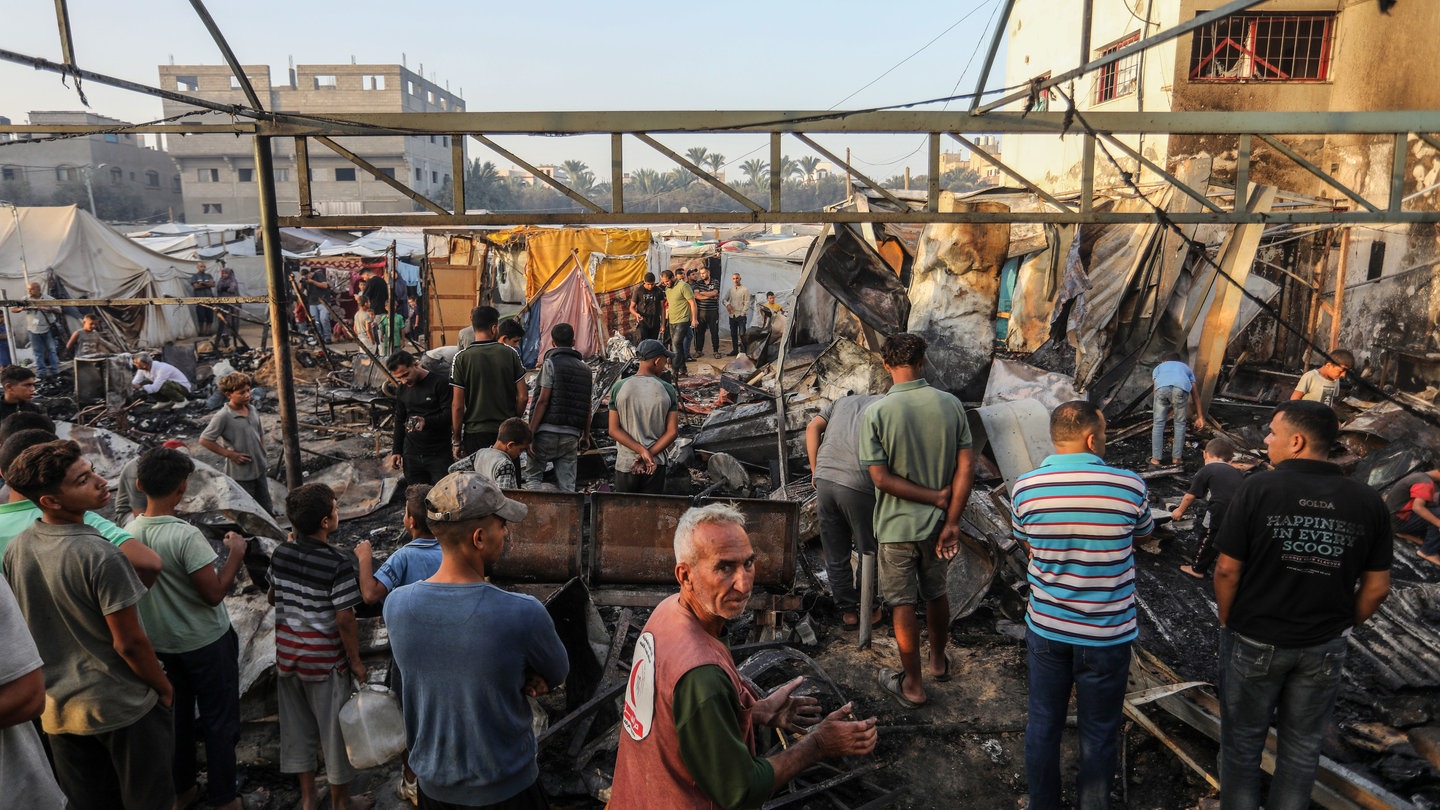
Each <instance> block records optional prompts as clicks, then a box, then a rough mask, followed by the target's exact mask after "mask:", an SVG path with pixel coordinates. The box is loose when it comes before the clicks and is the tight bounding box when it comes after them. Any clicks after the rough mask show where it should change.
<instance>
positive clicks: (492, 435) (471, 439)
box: [435, 430, 500, 481]
mask: <svg viewBox="0 0 1440 810" xmlns="http://www.w3.org/2000/svg"><path fill="white" fill-rule="evenodd" d="M499 435H500V431H498V430H487V431H485V432H483V433H466V434H465V435H464V437H463V438H462V439H461V447H460V449H461V450H463V451H464V452H463V453H461V455H460V457H461V458H464V457H465V456H469V455H473V454H475V453H478V452H480V451H481V450H482V449H484V448H486V447H490V446H491V445H493V444H495V439H496V438H498V437H499ZM451 463H454V460H453V459H452V460H451ZM446 466H449V465H448V464H447V465H446ZM442 477H443V476H442ZM435 480H437V481H438V480H440V479H438V478H437V479H435Z"/></svg>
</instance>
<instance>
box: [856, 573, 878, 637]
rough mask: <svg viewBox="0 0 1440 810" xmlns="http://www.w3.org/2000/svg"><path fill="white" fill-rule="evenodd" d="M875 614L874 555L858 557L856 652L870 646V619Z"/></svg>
mask: <svg viewBox="0 0 1440 810" xmlns="http://www.w3.org/2000/svg"><path fill="white" fill-rule="evenodd" d="M874 613H875V553H874V552H870V553H869V554H861V555H860V637H859V639H858V640H857V642H856V644H855V648H856V649H857V650H864V649H867V648H869V646H870V618H871V616H873V615H874Z"/></svg>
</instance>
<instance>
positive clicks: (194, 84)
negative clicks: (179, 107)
mask: <svg viewBox="0 0 1440 810" xmlns="http://www.w3.org/2000/svg"><path fill="white" fill-rule="evenodd" d="M175 89H176V90H178V91H179V92H181V93H193V92H195V91H196V90H199V89H200V79H199V78H198V77H196V76H176V77H175Z"/></svg>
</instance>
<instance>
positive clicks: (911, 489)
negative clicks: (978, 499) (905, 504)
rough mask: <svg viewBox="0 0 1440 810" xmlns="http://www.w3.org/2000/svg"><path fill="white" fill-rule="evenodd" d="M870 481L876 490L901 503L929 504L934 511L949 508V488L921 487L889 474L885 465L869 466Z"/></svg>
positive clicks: (908, 480) (891, 473)
mask: <svg viewBox="0 0 1440 810" xmlns="http://www.w3.org/2000/svg"><path fill="white" fill-rule="evenodd" d="M870 481H871V482H872V483H874V484H875V488H876V489H878V490H880V491H881V492H884V493H885V494H887V495H894V496H895V497H897V498H899V499H901V500H902V501H914V502H915V503H924V504H929V505H930V506H933V507H935V508H936V509H948V508H949V506H950V496H951V494H952V493H951V492H950V491H949V487H946V488H945V489H930V488H929V487H922V486H920V485H919V484H916V483H914V482H913V481H911V480H910V479H908V478H903V477H901V476H898V475H896V474H895V473H893V472H890V467H889V466H887V465H885V464H871V465H870Z"/></svg>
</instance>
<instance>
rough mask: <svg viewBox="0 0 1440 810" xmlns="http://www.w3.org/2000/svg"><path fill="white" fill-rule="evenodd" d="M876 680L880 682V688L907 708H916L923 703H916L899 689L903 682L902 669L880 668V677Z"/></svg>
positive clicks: (903, 674)
mask: <svg viewBox="0 0 1440 810" xmlns="http://www.w3.org/2000/svg"><path fill="white" fill-rule="evenodd" d="M877 680H878V681H879V683H880V688H881V689H884V690H885V691H886V692H889V693H890V694H891V695H892V696H893V697H894V698H895V700H897V701H899V703H900V705H901V706H904V707H905V708H907V709H918V708H920V707H921V706H924V705H925V704H924V703H923V702H922V703H916V702H915V701H913V700H911V699H910V698H907V697H905V693H904V692H903V691H901V684H903V683H904V682H905V673H904V671H902V670H896V669H882V670H880V677H879V678H878V679H877Z"/></svg>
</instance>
